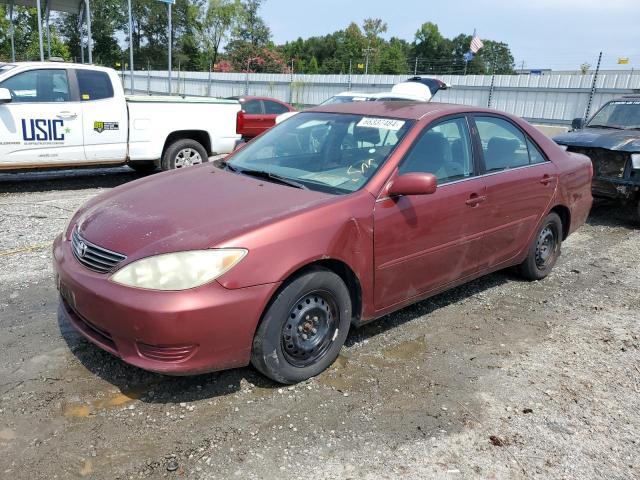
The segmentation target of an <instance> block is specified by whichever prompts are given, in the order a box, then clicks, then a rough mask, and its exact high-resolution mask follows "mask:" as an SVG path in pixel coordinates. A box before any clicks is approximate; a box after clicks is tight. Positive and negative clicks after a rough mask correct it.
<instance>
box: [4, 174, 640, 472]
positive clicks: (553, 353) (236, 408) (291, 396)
mask: <svg viewBox="0 0 640 480" xmlns="http://www.w3.org/2000/svg"><path fill="white" fill-rule="evenodd" d="M137 177H139V175H137V174H134V173H132V172H130V171H129V170H128V169H126V168H120V169H115V170H84V171H73V172H58V173H37V174H33V173H30V174H20V175H6V174H5V175H0V211H1V212H2V215H1V216H0V228H1V229H2V230H3V237H2V238H3V242H2V246H1V247H0V332H1V333H0V351H1V352H2V357H1V362H0V477H3V478H14V479H22V478H25V479H40V478H43V479H44V478H46V479H52V478H59V479H69V478H83V477H84V478H95V479H113V478H117V479H128V478H195V479H225V478H243V479H245V478H301V479H307V478H320V479H322V478H328V479H329V478H345V479H346V478H353V479H360V478H364V479H369V478H370V479H374V478H375V479H378V478H541V479H543V478H544V479H547V478H566V479H592V478H610V479H614V478H615V479H630V478H640V455H639V453H640V435H639V434H638V431H640V318H639V317H640V315H639V314H638V312H639V307H640V271H639V268H638V258H640V230H639V229H638V228H637V227H635V226H634V225H632V224H630V223H629V222H628V221H627V220H625V216H624V215H623V214H622V213H620V212H618V210H617V208H616V207H615V205H611V204H606V203H603V204H597V205H596V206H595V207H594V210H593V212H592V215H591V217H590V219H589V221H588V224H587V225H585V226H584V227H583V228H582V229H581V230H579V231H578V232H577V233H576V234H574V235H573V236H571V237H570V238H569V240H568V241H567V242H566V243H565V244H564V247H563V256H562V257H561V259H560V261H559V263H558V265H557V267H556V269H555V270H554V272H553V274H552V275H551V276H549V277H548V278H547V279H545V280H543V281H540V282H535V283H528V282H524V281H521V280H519V279H518V278H517V277H516V276H514V275H513V274H512V273H510V272H500V273H497V274H493V275H490V276H487V277H485V278H482V279H479V280H477V281H474V282H472V283H470V284H468V285H465V286H463V287H460V288H456V289H454V290H452V291H450V292H447V293H445V294H442V295H439V296H437V297H434V298H432V299H430V300H427V301H424V302H421V303H419V304H416V305H414V306H411V307H408V308H405V309H403V310H401V311H399V312H397V313H395V314H392V315H389V316H386V317H384V318H382V319H380V320H378V321H376V322H373V323H372V324H369V325H368V326H366V327H364V328H362V329H359V330H354V331H352V332H351V333H350V335H349V338H348V341H347V346H346V347H345V348H344V349H343V352H342V354H341V355H340V357H339V359H338V361H337V362H336V364H335V365H334V366H333V367H332V368H331V369H329V370H328V371H327V372H325V373H323V374H322V375H320V376H318V377H316V378H314V379H312V380H310V381H307V382H304V383H302V384H299V385H296V386H294V387H282V386H279V385H276V384H273V383H271V382H269V381H268V380H266V379H265V378H264V377H262V376H260V375H259V374H258V373H256V372H255V371H254V370H253V369H251V368H249V367H247V368H243V369H237V370H232V371H227V372H221V373H214V374H209V375H202V376H198V377H190V378H172V377H164V376H161V375H156V374H151V373H147V372H144V371H142V370H139V369H137V368H134V367H130V366H128V365H125V364H123V363H122V362H120V361H119V360H117V359H116V358H114V357H111V356H110V355H109V354H107V353H105V352H102V351H100V350H98V349H97V348H95V347H94V346H92V345H91V344H89V343H88V342H86V341H84V340H83V339H82V338H80V337H79V336H78V335H77V334H75V332H74V331H73V330H72V329H71V327H70V326H69V325H67V324H66V323H65V322H64V320H61V317H60V316H59V314H58V301H57V294H56V291H55V288H54V286H53V280H52V269H51V265H50V263H51V255H50V244H51V241H52V240H53V238H54V236H55V235H56V234H57V233H58V232H59V231H60V230H62V228H63V227H64V225H65V224H66V222H67V221H68V219H69V217H70V216H71V215H72V213H73V212H74V211H75V209H76V208H78V206H80V205H81V204H82V203H83V202H84V201H86V200H87V199H89V198H91V197H92V196H94V195H96V194H98V193H100V192H102V191H105V190H106V189H108V188H111V187H113V186H115V185H118V184H120V183H123V182H127V181H130V180H132V179H135V178H137Z"/></svg>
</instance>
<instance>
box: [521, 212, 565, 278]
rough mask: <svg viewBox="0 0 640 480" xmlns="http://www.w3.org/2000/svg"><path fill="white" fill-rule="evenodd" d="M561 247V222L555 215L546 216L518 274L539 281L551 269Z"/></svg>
mask: <svg viewBox="0 0 640 480" xmlns="http://www.w3.org/2000/svg"><path fill="white" fill-rule="evenodd" d="M561 245H562V221H561V220H560V217H559V216H558V214H557V213H553V212H552V213H550V214H549V215H547V216H546V218H545V219H544V221H543V222H542V225H541V226H540V228H539V230H538V232H537V233H536V236H535V237H534V238H533V242H532V243H531V246H530V247H529V254H528V255H527V258H526V260H525V261H524V262H522V264H520V268H519V270H520V274H521V275H522V276H523V277H524V278H526V279H528V280H541V279H543V278H544V277H546V276H547V275H549V273H551V270H552V269H553V266H554V265H555V264H556V261H557V260H558V257H559V256H560V247H561Z"/></svg>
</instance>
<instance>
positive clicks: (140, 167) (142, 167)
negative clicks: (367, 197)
mask: <svg viewBox="0 0 640 480" xmlns="http://www.w3.org/2000/svg"><path fill="white" fill-rule="evenodd" d="M127 165H128V166H129V168H131V169H132V170H135V171H136V172H138V173H151V172H155V171H156V169H157V168H158V166H157V165H156V162H130V163H127Z"/></svg>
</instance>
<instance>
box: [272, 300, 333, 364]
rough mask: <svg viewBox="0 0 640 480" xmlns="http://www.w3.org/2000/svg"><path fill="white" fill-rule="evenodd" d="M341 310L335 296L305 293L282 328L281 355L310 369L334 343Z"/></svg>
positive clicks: (292, 362)
mask: <svg viewBox="0 0 640 480" xmlns="http://www.w3.org/2000/svg"><path fill="white" fill-rule="evenodd" d="M338 325H339V310H338V308H337V303H336V301H335V299H334V298H333V295H332V294H331V293H329V292H327V291H324V290H316V291H312V292H309V293H306V294H305V295H303V296H302V297H300V298H299V299H298V301H296V302H295V303H294V304H293V306H292V308H291V309H290V310H289V314H288V316H287V319H286V321H285V323H284V325H283V326H282V334H281V346H282V353H283V355H284V357H285V359H286V360H287V362H289V363H290V364H291V365H293V366H295V367H300V368H302V367H307V366H309V365H313V364H314V363H316V362H317V361H318V360H319V359H320V358H322V357H323V356H324V355H325V354H326V353H327V351H328V350H329V348H330V347H331V345H332V344H333V342H334V340H335V338H336V336H337V333H338Z"/></svg>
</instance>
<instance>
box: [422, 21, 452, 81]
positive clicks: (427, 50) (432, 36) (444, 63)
mask: <svg viewBox="0 0 640 480" xmlns="http://www.w3.org/2000/svg"><path fill="white" fill-rule="evenodd" d="M451 49H452V48H451V42H450V41H449V40H448V39H446V38H444V37H443V36H442V34H441V33H440V29H439V28H438V25H436V24H435V23H432V22H426V23H423V24H422V26H421V27H420V29H419V30H418V31H417V32H416V34H415V41H414V47H413V55H412V56H414V57H418V58H419V59H420V66H421V68H422V70H423V71H427V72H433V73H440V72H441V71H442V70H444V69H446V68H451V65H452V64H453V57H452V55H451Z"/></svg>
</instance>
